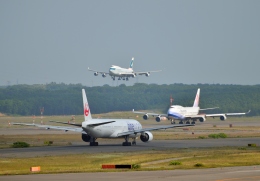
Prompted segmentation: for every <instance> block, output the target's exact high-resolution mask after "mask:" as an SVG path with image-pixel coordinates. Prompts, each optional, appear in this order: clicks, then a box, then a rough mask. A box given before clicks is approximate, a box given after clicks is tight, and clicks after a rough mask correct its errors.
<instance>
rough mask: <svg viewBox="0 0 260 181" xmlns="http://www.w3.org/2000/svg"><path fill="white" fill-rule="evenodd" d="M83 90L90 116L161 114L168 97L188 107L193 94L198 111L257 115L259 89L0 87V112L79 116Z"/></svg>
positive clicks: (219, 86)
mask: <svg viewBox="0 0 260 181" xmlns="http://www.w3.org/2000/svg"><path fill="white" fill-rule="evenodd" d="M82 88H84V89H85V90H86V94H87V98H88V101H89V105H90V109H91V112H92V113H93V114H98V113H106V112H111V111H131V110H132V109H133V108H134V109H135V110H157V111H161V112H162V113H165V112H166V111H167V109H168V108H169V104H170V96H171V95H172V97H173V99H174V102H173V104H176V105H182V106H192V105H193V101H194V98H195V95H196V92H197V89H198V88H200V89H201V93H200V107H201V108H208V107H220V109H217V110H212V111H208V112H207V113H215V112H244V111H248V110H249V109H250V110H251V113H250V115H251V116H257V115H260V85H223V84H192V85H187V84H170V85H166V84H164V85H157V84H144V83H136V84H134V85H133V86H126V85H125V84H121V85H119V86H117V87H111V86H109V85H107V84H106V85H103V86H96V87H86V86H83V85H81V84H64V83H60V84H57V83H54V82H53V83H49V84H44V85H13V86H7V87H0V112H1V113H5V114H11V115H40V109H41V108H43V107H44V115H79V114H82V113H83V103H82V95H81V89H82Z"/></svg>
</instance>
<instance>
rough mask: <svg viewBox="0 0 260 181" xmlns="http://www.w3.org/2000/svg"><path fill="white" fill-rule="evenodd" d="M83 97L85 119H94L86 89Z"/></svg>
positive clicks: (83, 91)
mask: <svg viewBox="0 0 260 181" xmlns="http://www.w3.org/2000/svg"><path fill="white" fill-rule="evenodd" d="M82 98H83V109H84V121H87V120H90V119H92V117H91V113H90V109H89V105H88V100H87V96H86V92H85V89H82Z"/></svg>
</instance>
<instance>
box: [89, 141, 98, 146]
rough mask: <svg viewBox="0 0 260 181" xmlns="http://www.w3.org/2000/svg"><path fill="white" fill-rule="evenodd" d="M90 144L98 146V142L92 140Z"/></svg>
mask: <svg viewBox="0 0 260 181" xmlns="http://www.w3.org/2000/svg"><path fill="white" fill-rule="evenodd" d="M89 146H98V142H90V143H89Z"/></svg>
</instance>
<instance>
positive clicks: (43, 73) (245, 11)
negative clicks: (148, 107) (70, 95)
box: [0, 0, 260, 86]
mask: <svg viewBox="0 0 260 181" xmlns="http://www.w3.org/2000/svg"><path fill="white" fill-rule="evenodd" d="M259 9H260V1H257V0H255V1H253V0H251V1H246V0H244V1H239V0H229V1H226V0H223V1H221V0H217V1H209V0H205V1H183V0H180V1H174V0H160V1H159V0H158V1H155V0H131V1H130V0H129V1H122V0H109V1H107V0H103V1H65V0H56V1H52V0H51V1H47V0H46V1H36V0H32V1H25V0H23V1H10V0H1V1H0V63H1V64H0V85H7V84H8V81H9V83H10V84H11V85H13V84H17V82H18V83H19V84H45V83H50V82H56V83H61V82H64V83H72V84H74V83H82V84H83V85H87V86H91V85H94V86H97V85H103V84H109V85H111V86H112V85H117V81H115V82H114V83H113V81H112V79H111V78H110V77H106V78H105V79H104V78H102V77H101V76H98V77H95V76H94V75H93V72H89V71H87V67H90V68H92V69H98V70H101V71H108V69H109V67H110V66H111V65H112V64H113V65H119V66H121V67H128V66H129V62H130V60H131V57H135V62H134V70H135V71H144V70H157V69H162V70H163V71H162V72H160V73H153V74H151V76H150V77H148V78H147V77H145V76H142V77H139V78H138V79H130V81H128V82H126V81H120V82H118V84H120V83H125V84H126V85H133V83H136V82H137V81H138V82H140V83H149V84H150V83H156V84H173V83H184V84H197V83H210V84H212V83H220V84H243V85H252V84H259V82H260V81H259V77H260V73H259V66H260V23H259V18H260V11H259Z"/></svg>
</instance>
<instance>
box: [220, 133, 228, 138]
mask: <svg viewBox="0 0 260 181" xmlns="http://www.w3.org/2000/svg"><path fill="white" fill-rule="evenodd" d="M218 136H219V137H220V138H226V137H227V135H226V134H225V133H219V134H218Z"/></svg>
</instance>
